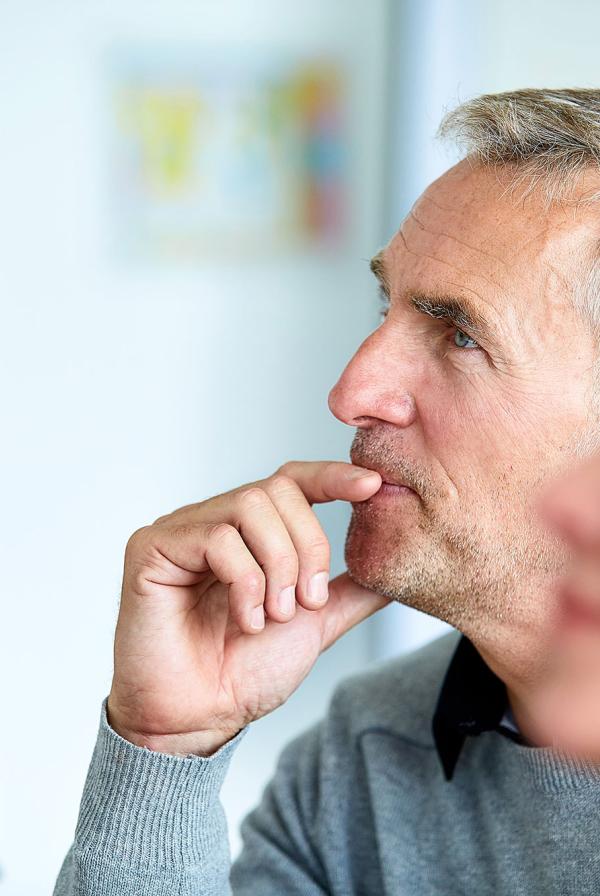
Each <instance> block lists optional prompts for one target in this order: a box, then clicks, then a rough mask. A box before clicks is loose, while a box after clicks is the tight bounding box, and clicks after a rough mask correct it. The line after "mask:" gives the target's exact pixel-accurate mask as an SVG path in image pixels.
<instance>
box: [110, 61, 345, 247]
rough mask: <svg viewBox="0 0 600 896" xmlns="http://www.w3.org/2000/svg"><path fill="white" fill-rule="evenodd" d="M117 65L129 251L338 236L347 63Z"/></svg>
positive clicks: (117, 129)
mask: <svg viewBox="0 0 600 896" xmlns="http://www.w3.org/2000/svg"><path fill="white" fill-rule="evenodd" d="M234 60H235V61H234ZM111 72H112V78H111V84H112V88H111V117H112V125H113V134H112V140H111V156H112V158H111V182H112V185H113V188H114V189H113V190H112V192H113V194H114V195H113V203H112V205H113V209H114V215H113V224H114V237H115V244H116V246H117V248H118V251H119V253H120V254H121V255H124V256H125V257H127V258H142V259H156V260H159V261H160V260H169V259H172V260H177V259H181V260H190V259H191V260H193V259H195V258H199V259H202V258H205V257H207V256H211V257H215V256H228V257H230V258H243V257H246V256H256V255H259V256H261V255H264V254H271V253H273V252H280V251H282V250H283V251H287V250H290V251H295V250H299V249H306V248H309V249H310V248H327V247H332V248H335V247H339V245H340V243H341V241H342V240H343V239H344V236H345V220H346V217H347V208H346V203H347V140H348V137H347V122H346V113H345V91H344V78H343V73H342V69H341V66H340V65H339V64H335V63H334V62H331V61H329V62H327V61H322V60H318V61H308V62H307V61H298V60H296V61H294V60H285V61H283V60H278V61H273V60H272V61H269V60H265V59H264V58H261V59H260V60H257V59H251V58H250V59H243V58H237V57H234V58H233V59H232V60H231V62H227V60H224V59H223V57H222V56H219V57H216V56H215V55H212V56H211V58H210V60H208V59H206V58H203V56H202V53H200V52H198V55H197V57H196V56H195V55H193V54H189V55H188V54H186V55H185V56H184V58H181V54H173V55H172V56H170V55H165V54H159V53H155V54H149V53H146V54H144V55H143V56H141V57H140V56H138V57H136V56H135V54H131V53H129V54H120V55H119V56H118V57H117V58H116V59H114V60H113V64H112V66H111Z"/></svg>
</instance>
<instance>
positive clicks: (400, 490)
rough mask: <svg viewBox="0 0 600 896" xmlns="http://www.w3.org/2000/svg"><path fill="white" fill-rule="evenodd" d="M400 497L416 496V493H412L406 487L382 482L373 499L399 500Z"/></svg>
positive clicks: (410, 489)
mask: <svg viewBox="0 0 600 896" xmlns="http://www.w3.org/2000/svg"><path fill="white" fill-rule="evenodd" d="M402 495H415V496H416V492H414V491H413V490H412V488H409V487H408V486H407V485H393V484H392V483H391V482H382V483H381V486H380V488H379V491H376V492H375V494H374V495H373V497H374V498H379V497H382V498H383V497H389V498H400V497H402Z"/></svg>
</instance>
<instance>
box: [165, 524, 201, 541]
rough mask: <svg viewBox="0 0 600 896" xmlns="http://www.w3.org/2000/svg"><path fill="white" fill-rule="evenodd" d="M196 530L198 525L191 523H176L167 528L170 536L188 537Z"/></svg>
mask: <svg viewBox="0 0 600 896" xmlns="http://www.w3.org/2000/svg"><path fill="white" fill-rule="evenodd" d="M197 532H198V526H195V525H194V524H193V523H176V524H175V525H174V526H172V527H171V529H170V530H169V534H170V535H171V537H172V538H188V537H189V536H190V535H194V534H196V533H197Z"/></svg>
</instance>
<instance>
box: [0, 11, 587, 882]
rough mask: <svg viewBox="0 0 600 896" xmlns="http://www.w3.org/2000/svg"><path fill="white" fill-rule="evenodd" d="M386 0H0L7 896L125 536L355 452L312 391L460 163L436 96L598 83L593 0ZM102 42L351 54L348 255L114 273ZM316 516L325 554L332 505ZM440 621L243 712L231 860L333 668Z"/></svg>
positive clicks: (30, 836) (104, 688) (56, 793)
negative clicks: (246, 817)
mask: <svg viewBox="0 0 600 896" xmlns="http://www.w3.org/2000/svg"><path fill="white" fill-rule="evenodd" d="M385 6H386V4H385V3H384V0H380V2H375V0H353V2H352V4H348V3H346V2H344V0H328V2H327V3H322V2H320V0H303V2H302V3H301V4H300V3H296V2H294V0H278V2H276V0H253V2H251V3H250V2H244V0H236V2H231V0H229V2H225V0H224V2H221V3H214V2H184V0H169V2H168V3H167V2H166V0H164V2H150V0H146V2H142V0H119V2H118V0H105V2H102V3H96V4H83V3H78V2H76V0H70V2H66V0H52V2H50V0H4V3H3V4H2V5H1V9H0V135H1V144H0V146H1V148H0V197H1V202H0V296H1V299H0V301H1V308H2V324H3V329H2V333H3V337H4V338H3V340H2V354H1V357H2V362H3V376H2V378H1V379H0V382H1V384H2V385H1V387H0V388H1V389H2V394H1V399H2V409H3V423H4V426H3V441H2V449H3V453H2V461H3V462H2V466H1V469H2V485H1V494H2V524H1V525H2V531H1V540H0V541H1V545H2V548H1V551H2V558H3V566H2V571H3V575H2V609H3V618H4V626H3V627H2V631H1V634H0V638H1V642H0V663H1V665H0V674H1V680H2V685H3V689H2V722H1V723H0V733H1V734H2V738H1V747H0V756H1V763H0V768H1V772H0V788H1V791H0V865H1V866H3V867H4V874H5V876H4V881H3V882H0V894H3V896H16V894H20V896H23V894H27V896H38V894H40V896H41V894H47V893H48V892H51V889H52V885H53V882H54V879H55V876H56V874H57V872H58V868H59V865H60V862H61V861H62V858H63V856H64V854H65V852H66V850H67V848H68V845H69V843H70V840H71V838H72V834H73V829H74V825H75V820H76V816H77V809H78V803H79V798H80V794H81V787H82V784H83V780H84V776H85V772H86V770H87V766H88V763H89V759H90V755H91V751H92V747H93V743H94V739H95V734H96V727H97V722H98V713H99V707H100V701H101V699H102V697H103V696H105V695H106V693H108V689H109V687H110V676H111V668H112V656H111V649H112V637H113V628H114V622H115V619H116V612H117V604H118V594H119V586H120V577H121V564H122V554H123V547H124V544H125V542H126V539H127V537H128V535H129V534H130V533H131V531H133V530H134V529H135V528H137V527H138V526H140V525H142V524H144V523H146V522H148V521H150V520H151V519H154V518H155V517H156V516H157V515H159V514H160V513H164V512H167V511H168V510H170V509H173V508H174V507H176V506H178V505H179V504H182V503H187V502H189V501H192V500H200V499H201V498H203V497H206V496H208V495H210V494H212V493H215V492H217V491H222V490H224V489H226V488H230V487H232V486H233V485H235V484H238V483H239V482H243V481H247V480H250V479H253V478H256V477H257V476H260V475H264V474H267V473H268V472H270V471H271V470H272V469H274V467H275V466H278V465H279V464H280V463H281V462H282V461H283V460H285V459H288V458H293V457H298V458H307V459H309V458H319V457H325V456H330V457H338V458H343V457H346V456H347V449H348V446H349V442H350V438H351V433H350V432H345V431H344V427H342V426H341V424H338V423H336V422H335V421H334V420H333V418H331V416H330V414H329V412H328V410H327V406H326V396H327V391H328V389H329V387H330V386H331V385H332V383H333V382H334V381H335V379H336V377H337V375H338V373H339V371H340V370H341V368H342V367H343V365H344V363H345V361H346V359H347V358H348V356H349V355H350V354H351V352H352V351H353V350H354V348H355V347H356V346H357V345H358V343H359V342H360V340H361V339H362V338H363V337H364V335H365V334H366V332H368V330H369V329H370V328H371V327H372V326H373V325H374V322H375V319H376V318H375V313H374V307H373V304H372V303H373V297H374V291H373V287H372V284H371V279H370V275H369V274H368V272H367V265H366V259H368V258H369V257H370V255H371V254H372V253H373V250H374V249H375V248H377V247H378V246H379V245H381V244H382V243H383V242H384V241H385V240H387V239H388V238H389V237H390V236H391V234H392V232H393V230H395V229H396V227H397V226H398V224H399V222H400V220H401V218H402V217H403V215H404V214H405V213H406V212H407V211H408V208H409V207H410V204H411V203H412V201H413V200H414V199H415V198H416V196H417V195H418V194H419V193H420V192H421V190H422V189H423V187H424V186H425V185H426V184H427V183H428V182H429V181H430V180H431V179H432V178H433V177H435V176H436V175H437V174H439V173H440V172H441V171H442V170H443V169H444V168H445V167H447V166H448V165H449V164H450V163H451V161H452V154H451V153H450V154H446V153H445V152H444V151H443V150H442V149H441V148H439V147H436V146H435V144H433V142H431V141H432V135H433V133H434V131H435V128H436V126H437V124H438V122H439V119H440V117H441V114H442V112H443V109H444V107H445V106H448V105H453V104H454V103H455V102H456V100H457V99H464V98H466V97H468V96H470V95H472V94H474V93H479V92H482V91H487V90H500V89H508V88H511V87H516V86H525V85H542V84H549V85H559V86H560V85H574V84H575V85H584V84H590V85H598V80H599V71H598V69H599V65H600V63H599V62H598V56H597V34H598V30H599V26H600V7H598V6H597V4H596V3H594V2H582V0H578V2H572V3H570V4H568V5H567V4H563V3H562V2H557V0H551V2H548V0H546V2H540V0H528V2H527V3H522V2H520V3H517V2H516V0H503V2H502V3H497V2H494V0H485V2H481V0H479V2H475V0H446V2H443V0H430V2H417V0H411V2H408V0H407V2H406V3H401V2H400V0H397V2H396V0H390V6H391V8H392V9H393V10H394V11H395V13H396V15H395V17H394V19H395V21H394V24H393V25H392V26H390V25H389V23H388V22H387V20H386V16H385ZM386 38H387V45H386ZM117 41H118V42H119V43H120V44H122V43H129V44H132V45H136V46H137V45H139V44H144V43H149V44H152V45H157V44H158V45H161V44H162V42H165V43H168V44H169V46H173V45H178V44H179V43H185V44H186V46H189V45H190V43H194V42H199V43H204V42H209V43H212V44H214V43H215V42H218V43H223V42H224V43H227V42H231V43H232V44H234V45H236V46H238V47H239V48H240V50H241V49H242V48H247V47H252V46H255V45H270V44H273V45H275V46H276V48H277V49H279V50H281V49H282V48H285V47H289V48H294V47H295V48H300V49H302V48H306V47H313V48H316V47H318V46H322V47H331V46H335V47H336V48H340V49H342V50H344V51H345V52H347V53H348V56H349V58H350V59H351V61H352V66H351V71H352V83H353V95H354V103H355V112H356V115H355V125H354V134H353V140H352V146H353V147H354V150H353V156H352V166H353V168H352V172H353V184H354V207H355V210H356V213H355V216H354V228H353V235H352V240H351V245H350V246H349V248H348V252H347V253H346V254H345V255H343V256H340V257H338V258H336V259H334V260H333V261H331V262H327V261H326V260H324V259H323V260H321V261H319V260H315V259H313V260H311V259H305V260H304V261H303V262H302V263H300V262H299V263H291V262H279V263H277V264H276V265H274V266H273V267H271V268H269V269H267V268H265V267H264V266H261V265H258V264H257V265H254V266H253V267H252V268H251V269H247V268H240V267H236V266H232V267H231V269H228V270H226V271H225V272H223V271H221V270H218V271H217V270H216V269H215V268H211V267H210V266H209V265H207V266H204V267H202V268H201V269H196V270H187V271H185V270H184V271H180V272H176V271H168V270H163V271H146V272H144V271H141V272H137V273H136V272H134V271H129V272H128V271H125V270H123V269H117V268H116V267H115V266H114V265H113V264H112V262H111V261H110V257H109V254H108V251H107V243H108V234H107V220H106V217H105V196H104V190H105V185H106V174H105V163H106V152H105V150H106V134H105V132H104V130H103V118H102V114H101V112H102V108H103V102H104V99H105V96H104V91H105V88H104V81H103V77H104V74H103V69H102V59H103V58H104V53H105V50H106V49H107V48H110V46H112V45H113V43H114V42H117ZM388 48H389V51H390V68H389V70H387V69H386V49H388ZM390 87H391V88H392V99H391V101H390V103H389V104H387V101H386V94H387V90H388V88H390ZM384 106H385V107H386V108H387V122H388V124H389V132H388V135H387V141H386V142H384V141H383V139H382V119H383V110H384ZM386 173H387V175H388V177H389V180H388V181H386V179H385V178H384V174H386ZM384 188H385V189H384ZM384 196H385V198H386V200H387V201H386V206H387V207H386V209H385V219H384V218H383V217H382V209H381V207H380V199H382V198H384ZM340 321H343V326H340ZM319 513H320V514H321V516H322V518H323V519H324V521H325V524H326V528H327V531H328V533H329V534H330V536H331V539H332V544H333V549H334V557H335V558H336V561H335V562H336V563H337V567H338V568H340V566H341V547H342V543H343V537H344V531H345V524H346V521H347V508H345V507H343V506H341V505H340V506H330V507H325V508H321V509H320V510H319ZM334 565H335V564H334ZM437 625H438V624H437V623H435V621H429V620H426V619H425V618H424V617H422V616H420V615H419V614H416V613H413V612H412V611H408V610H403V609H401V608H399V607H395V606H394V607H389V608H387V609H386V610H385V611H383V612H382V613H380V614H377V615H376V616H375V617H374V618H373V619H372V620H369V621H368V622H366V623H365V624H364V625H362V626H360V627H359V628H358V629H356V630H354V631H353V632H351V633H349V634H348V635H347V636H346V637H345V638H344V639H342V641H341V642H339V643H338V644H337V645H335V646H334V647H333V648H332V649H331V650H330V651H328V652H327V653H326V654H324V656H323V657H321V659H320V660H319V662H318V663H317V666H316V668H315V670H314V671H313V673H312V674H311V675H310V676H309V678H308V679H307V681H306V682H305V683H304V684H303V685H302V686H301V688H300V689H299V691H298V692H297V693H296V694H295V695H294V696H293V697H292V699H291V700H290V701H289V702H288V704H286V705H285V706H284V707H282V708H281V709H280V710H278V711H277V713H275V714H273V715H272V716H270V717H268V718H266V719H264V720H261V721H260V722H258V723H256V725H255V727H254V729H253V731H251V732H250V734H249V735H248V736H247V737H246V738H245V740H244V742H243V744H242V745H241V746H240V749H239V751H238V753H237V754H236V756H235V757H234V760H233V762H232V767H231V773H230V775H229V777H228V779H227V781H226V784H225V786H224V789H223V802H224V804H225V807H226V810H227V813H228V816H229V818H230V821H231V837H232V846H233V849H234V851H236V850H237V848H238V845H239V843H238V837H237V823H238V821H239V819H240V817H241V816H242V815H243V814H245V811H247V809H249V808H250V806H251V805H253V804H254V803H255V802H256V799H257V797H258V795H259V793H260V790H261V789H262V786H263V784H264V782H265V781H266V779H267V778H268V776H269V774H270V770H271V768H272V765H273V762H274V760H275V758H276V755H277V754H278V752H279V750H280V748H281V746H282V745H283V743H284V742H286V741H287V740H288V739H289V738H290V737H291V736H293V734H294V733H295V732H296V731H297V730H300V729H302V728H304V727H306V725H307V724H309V723H310V722H311V721H312V720H313V719H314V718H316V717H318V716H320V715H321V714H322V711H323V709H324V706H325V703H326V700H327V698H328V696H329V693H330V691H331V688H332V687H333V685H334V683H335V682H336V681H337V680H338V679H339V678H340V677H343V676H345V675H346V674H349V673H350V672H353V671H355V670H356V669H358V668H360V667H361V665H363V664H364V663H365V662H366V661H367V660H368V659H369V658H372V657H373V656H374V655H377V656H381V655H386V654H387V653H390V652H397V651H398V650H399V649H400V648H401V647H404V646H407V645H409V644H416V643H419V642H420V641H422V640H423V639H425V638H428V637H430V636H431V634H432V632H433V631H437V630H438V629H437Z"/></svg>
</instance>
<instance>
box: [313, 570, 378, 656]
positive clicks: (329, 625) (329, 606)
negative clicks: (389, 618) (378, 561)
mask: <svg viewBox="0 0 600 896" xmlns="http://www.w3.org/2000/svg"><path fill="white" fill-rule="evenodd" d="M391 602H392V598H391V597H385V596H384V595H382V594H377V593H376V592H375V591H370V590H369V589H368V588H363V586H362V585H358V584H357V583H356V582H354V581H353V580H352V579H351V578H350V575H349V574H348V573H347V572H343V573H342V574H341V575H339V576H336V578H335V579H332V580H331V581H330V583H329V600H328V601H327V603H326V604H325V606H324V607H323V608H322V609H321V610H319V611H318V612H319V616H320V617H321V620H322V626H323V647H322V650H327V648H328V647H331V645H332V644H333V643H334V642H335V641H337V639H338V638H341V636H342V635H344V634H345V633H346V632H347V631H350V629H351V628H353V627H354V626H355V625H358V623H359V622H362V621H363V619H367V617H369V616H372V615H373V613H376V612H377V610H381V609H382V608H383V607H385V606H387V604H389V603H391Z"/></svg>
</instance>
